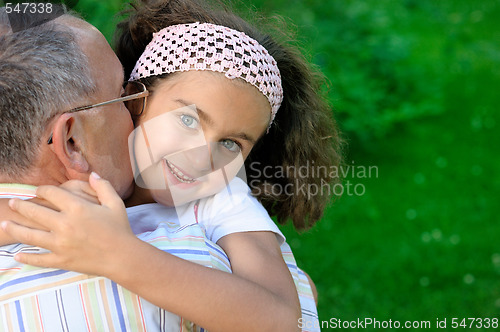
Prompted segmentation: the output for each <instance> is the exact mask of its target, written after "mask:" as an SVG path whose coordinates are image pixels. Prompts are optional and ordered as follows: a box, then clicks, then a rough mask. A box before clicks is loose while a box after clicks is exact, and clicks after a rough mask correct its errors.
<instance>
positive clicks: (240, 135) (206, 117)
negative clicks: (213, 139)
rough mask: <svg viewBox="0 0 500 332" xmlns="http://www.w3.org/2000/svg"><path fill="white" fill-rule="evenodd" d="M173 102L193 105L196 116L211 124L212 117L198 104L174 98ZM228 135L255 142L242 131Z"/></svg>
mask: <svg viewBox="0 0 500 332" xmlns="http://www.w3.org/2000/svg"><path fill="white" fill-rule="evenodd" d="M175 102H176V103H179V104H181V105H184V106H191V105H193V106H194V107H195V109H196V113H198V116H199V117H200V119H201V120H202V121H203V122H204V123H206V124H207V125H208V126H213V124H214V121H213V120H212V118H211V117H210V116H209V115H208V114H207V113H205V112H203V110H201V109H200V108H198V106H196V104H193V103H190V102H187V101H185V100H184V99H176V100H175ZM230 136H232V137H235V138H239V139H242V140H245V141H247V142H250V143H251V144H253V145H255V143H256V142H257V140H256V139H254V138H252V137H250V136H248V135H247V134H246V133H244V132H240V133H234V134H231V135H230Z"/></svg>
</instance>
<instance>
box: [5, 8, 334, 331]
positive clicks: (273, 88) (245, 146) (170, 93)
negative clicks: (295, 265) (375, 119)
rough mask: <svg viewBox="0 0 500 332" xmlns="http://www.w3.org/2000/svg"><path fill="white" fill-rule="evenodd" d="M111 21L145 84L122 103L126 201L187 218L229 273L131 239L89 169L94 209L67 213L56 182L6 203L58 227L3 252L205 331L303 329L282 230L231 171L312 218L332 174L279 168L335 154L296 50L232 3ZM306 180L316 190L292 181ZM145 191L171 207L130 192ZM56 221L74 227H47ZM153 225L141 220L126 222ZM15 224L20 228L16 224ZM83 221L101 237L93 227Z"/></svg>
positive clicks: (278, 210) (324, 113) (297, 220)
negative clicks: (108, 283) (136, 100)
mask: <svg viewBox="0 0 500 332" xmlns="http://www.w3.org/2000/svg"><path fill="white" fill-rule="evenodd" d="M121 28H122V30H123V33H122V35H121V37H120V42H119V46H118V54H119V56H120V57H121V59H122V60H123V63H124V66H125V70H126V73H127V74H128V73H131V79H132V80H139V81H141V82H142V83H143V84H145V85H146V86H147V88H148V90H149V91H150V93H151V95H150V97H149V98H148V105H147V107H146V109H145V110H144V112H143V113H142V114H139V113H141V111H142V108H140V109H139V110H137V109H135V108H134V106H133V105H129V106H130V109H131V112H132V114H133V115H135V116H136V127H137V129H136V130H135V131H134V133H133V134H132V135H131V138H130V146H131V152H132V153H131V155H132V161H133V163H134V166H135V168H136V173H135V175H136V181H137V183H138V184H139V186H138V187H136V190H135V193H134V194H133V196H132V197H131V198H130V200H129V201H128V202H127V204H128V205H129V206H133V205H140V204H143V205H142V207H143V208H147V209H149V210H148V213H153V214H155V213H156V214H157V215H158V216H163V219H165V215H170V216H171V217H172V218H175V217H176V215H177V219H178V222H179V223H181V225H182V224H183V223H185V224H189V223H191V222H195V223H199V224H201V225H202V226H203V227H204V229H205V231H206V235H207V237H208V238H209V239H211V240H213V241H214V242H216V243H217V244H218V245H220V246H221V247H222V248H223V249H224V251H225V252H226V253H227V255H228V257H229V259H230V261H231V268H232V270H233V274H232V275H231V274H227V273H223V272H220V271H215V270H211V269H206V268H203V267H201V266H198V265H196V264H191V263H188V262H185V261H183V260H180V259H176V257H174V256H172V255H169V254H166V253H164V252H161V251H159V250H155V248H153V247H151V246H149V245H148V244H145V243H143V242H141V241H140V240H138V239H137V238H136V237H135V236H134V234H133V233H132V232H131V231H130V228H127V225H128V223H127V222H126V214H125V212H124V210H123V207H122V206H120V205H119V204H115V202H116V201H117V200H119V198H118V197H117V196H116V194H114V193H113V192H112V190H111V188H110V187H109V185H107V184H106V183H105V182H103V181H100V180H98V179H97V178H96V176H94V177H91V181H90V183H91V185H92V187H93V188H94V189H95V190H96V192H97V197H98V199H99V201H100V203H101V205H102V206H100V207H99V206H98V208H96V207H95V206H93V207H92V208H91V209H90V208H87V207H88V206H89V204H90V203H81V207H80V208H79V209H77V211H78V212H79V213H75V210H72V209H69V208H68V206H74V204H69V203H68V199H69V196H68V195H67V193H65V192H63V191H57V189H56V188H48V189H47V187H41V188H39V190H38V192H37V194H38V195H39V196H40V197H42V198H45V199H47V200H48V201H49V202H51V203H53V204H54V205H56V206H57V207H58V208H59V209H60V210H61V212H60V213H55V212H54V211H51V210H48V209H46V208H43V207H35V206H32V205H33V204H32V203H29V202H20V201H14V202H12V203H13V204H12V206H13V208H14V209H15V210H18V211H19V212H20V213H21V214H23V215H25V216H26V217H28V218H29V217H30V216H32V215H33V214H32V213H33V211H37V212H36V216H37V217H38V219H40V220H41V221H40V223H41V224H43V223H44V221H43V220H46V221H45V224H44V226H47V227H48V228H49V229H52V230H53V232H52V233H55V234H56V235H58V236H61V237H62V238H63V239H65V240H64V241H53V242H49V241H47V239H48V237H46V236H45V235H41V234H42V233H37V235H36V236H31V237H29V238H30V239H31V242H32V243H30V244H34V245H41V246H42V247H46V248H47V249H49V250H51V251H52V253H50V254H46V255H41V256H36V257H33V256H30V255H29V254H19V255H18V256H16V259H18V260H19V261H22V262H25V263H29V264H33V265H43V266H52V267H58V268H65V269H70V270H75V271H79V272H83V273H90V274H98V275H103V276H105V277H108V278H110V279H112V280H114V281H116V282H117V283H119V284H121V285H122V286H124V287H126V288H128V289H130V290H131V291H133V292H135V293H137V294H139V295H141V296H143V297H144V298H146V299H148V300H149V301H150V302H152V303H154V304H156V305H158V306H161V307H163V308H165V309H167V310H169V311H171V312H174V313H177V314H179V315H181V316H183V317H186V318H188V319H190V320H192V321H194V322H196V323H197V324H199V325H201V326H204V327H206V328H207V329H209V330H218V331H223V330H224V331H234V330H237V331H245V330H248V331H256V330H270V331H279V330H283V331H292V330H297V328H298V327H302V326H304V327H307V328H312V326H306V324H302V326H301V322H302V323H304V321H301V320H300V319H299V318H300V309H299V302H298V299H297V291H296V289H295V285H294V283H293V280H292V278H291V277H290V272H289V271H288V269H287V266H286V264H285V263H284V261H283V258H282V252H281V250H280V245H281V244H282V243H283V242H284V238H283V236H282V235H281V233H280V232H279V230H278V229H277V228H276V226H275V225H274V224H273V223H272V221H271V220H270V219H269V218H268V216H267V214H266V213H265V211H263V210H262V209H260V208H259V205H258V204H255V200H253V199H252V198H251V197H249V196H248V195H247V193H246V190H247V189H246V186H245V185H244V183H243V182H242V181H240V180H238V179H237V178H236V179H234V180H232V181H231V179H232V178H234V177H235V176H236V173H238V171H239V168H240V166H241V163H242V162H243V160H245V165H246V167H247V175H248V179H249V183H250V184H252V189H253V191H254V193H255V194H256V197H257V198H258V199H259V200H260V201H261V202H262V204H263V205H264V206H265V207H266V209H267V211H268V212H269V213H270V214H271V215H276V216H277V218H278V221H279V222H285V221H287V220H288V219H292V221H293V223H294V225H295V227H296V228H297V229H304V228H306V227H308V226H311V225H312V224H314V222H316V221H317V220H318V219H319V218H320V216H321V213H322V211H323V209H324V207H325V205H326V204H327V203H328V200H329V196H328V194H327V193H323V195H321V192H319V193H318V190H317V189H319V188H322V187H321V186H322V185H324V183H330V182H331V181H332V180H338V179H330V178H328V176H327V174H322V173H321V174H315V176H314V177H302V176H301V173H300V172H296V171H295V172H293V171H285V172H284V171H283V170H290V169H294V170H299V169H300V167H301V166H304V165H307V166H310V165H311V164H312V165H313V167H318V169H319V167H321V166H326V167H328V169H329V167H330V166H331V165H338V163H339V161H340V156H339V153H338V151H339V149H338V148H339V138H338V134H337V132H336V130H335V127H334V126H333V124H332V121H331V120H330V118H331V114H330V110H329V108H328V107H327V104H326V103H325V102H324V101H323V99H322V98H321V96H320V94H319V91H320V86H318V85H317V83H316V82H317V81H316V79H315V77H314V76H313V74H312V73H311V71H310V70H309V68H308V66H307V65H306V62H304V60H302V58H301V56H300V55H299V53H298V52H297V51H296V50H294V49H292V48H290V47H285V46H284V45H282V44H279V43H277V42H276V41H275V40H273V39H272V38H270V37H269V36H267V35H263V34H261V33H259V32H257V31H256V30H255V29H254V28H253V27H251V26H250V25H248V24H247V23H246V22H245V21H243V20H242V19H240V18H238V17H237V16H235V15H233V14H231V13H229V12H226V11H216V10H208V9H206V8H204V5H201V4H197V3H194V2H187V1H181V0H179V1H163V2H160V3H157V4H156V5H155V6H151V7H148V6H143V7H141V8H139V9H138V10H137V12H136V13H135V15H133V16H132V17H131V18H130V19H129V20H128V22H127V23H125V24H122V25H121ZM132 63H134V64H136V65H134V67H133V69H132V65H131V64H132ZM134 112H136V113H135V114H134ZM207 142H208V143H207ZM212 142H215V143H212ZM230 181H231V182H230ZM229 182H230V184H229V186H227V183H229ZM242 183H243V184H242ZM290 184H291V186H290ZM226 186H227V188H226V189H224V187H226ZM312 186H316V193H317V194H316V195H311V193H310V192H308V191H307V189H306V190H304V189H299V188H304V187H305V188H311V187H312ZM276 188H281V189H283V188H288V190H286V191H285V190H280V191H279V190H276ZM290 188H296V189H295V190H293V189H292V190H290ZM221 189H224V190H223V191H222V192H221V193H219V194H216V193H217V192H219V191H221ZM46 192H49V193H51V195H52V196H50V195H49V196H47V194H46ZM214 194H215V195H214ZM155 201H156V202H158V203H161V204H164V205H166V206H174V205H175V206H176V209H173V208H168V207H162V206H159V205H144V204H146V203H154V202H155ZM29 205H31V207H30V208H29V209H31V212H30V213H26V210H25V208H26V206H29ZM151 211H152V212H151ZM172 211H173V212H172ZM44 216H45V217H47V218H45V217H44ZM48 217H50V218H48ZM50 219H52V220H57V221H54V222H49V221H47V220H50ZM124 219H125V221H124ZM149 220H155V218H150V219H149ZM95 221H98V222H95ZM92 222H93V223H92ZM64 223H66V224H68V223H70V224H71V225H73V226H74V228H70V229H66V231H64V229H61V228H59V227H58V226H57V224H64ZM156 223H159V221H157V222H156ZM117 225H118V226H117ZM10 226H11V227H8V228H7V230H8V231H9V232H10V233H11V235H13V236H16V234H20V233H21V232H20V228H17V227H21V226H16V225H14V224H11V225H10ZM122 226H123V227H122ZM155 226H157V225H155V222H154V221H152V222H150V223H147V222H146V223H143V224H140V225H138V226H134V227H139V228H140V231H147V230H152V229H154V227H155ZM77 227H80V228H77ZM91 227H95V229H97V230H95V229H94V228H91ZM16 230H17V232H16ZM75 230H76V231H75ZM138 231H139V230H138ZM23 232H24V235H23V236H24V237H23V238H22V239H20V240H25V239H26V237H25V236H26V234H29V232H30V230H26V229H23ZM95 232H98V233H99V234H100V236H99V237H98V239H102V238H107V239H108V240H107V241H101V240H99V241H98V240H93V238H92V234H96V233H95ZM52 235H53V234H52ZM18 237H19V236H18ZM277 239H278V241H277ZM35 242H36V243H35ZM103 242H105V243H103ZM110 248H112V249H113V250H110ZM123 261H126V264H121V262H123ZM303 309H304V308H303ZM303 312H304V310H303ZM302 318H303V317H302Z"/></svg>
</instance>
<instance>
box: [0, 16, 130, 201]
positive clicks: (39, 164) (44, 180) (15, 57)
mask: <svg viewBox="0 0 500 332" xmlns="http://www.w3.org/2000/svg"><path fill="white" fill-rule="evenodd" d="M0 26H5V24H1V23H0ZM3 31H5V29H3ZM122 82H123V70H122V67H121V65H120V63H119V61H118V59H117V58H116V56H115V55H114V53H113V51H112V50H111V48H110V46H109V45H108V43H107V42H106V40H105V38H104V37H103V36H102V34H101V33H100V32H99V31H97V29H95V28H94V27H93V26H91V25H90V24H88V23H86V22H84V21H82V20H80V19H77V18H75V17H71V16H69V15H63V16H61V17H59V18H57V19H56V20H53V21H50V22H48V23H45V24H43V25H39V26H37V27H36V28H33V29H32V28H27V29H24V30H21V31H19V32H17V33H4V34H3V35H2V36H0V170H1V171H0V182H23V183H30V184H35V185H40V184H58V183H61V182H64V181H66V180H68V179H80V180H86V179H87V178H88V174H89V173H90V172H91V171H95V172H97V173H99V174H100V175H101V176H102V177H104V178H106V179H108V180H109V181H110V182H111V183H112V184H113V186H114V187H115V189H116V190H117V191H118V193H119V194H120V195H121V196H122V197H125V196H127V195H128V194H130V191H131V184H132V172H131V169H130V162H129V158H128V147H127V137H128V134H129V133H130V132H131V130H132V129H133V126H132V121H131V118H130V115H129V113H128V111H127V109H126V108H125V106H124V105H123V103H114V104H111V105H107V106H102V107H97V108H91V109H89V110H85V111H81V112H75V113H65V112H67V111H68V110H70V109H73V108H76V107H80V106H85V105H92V104H96V103H100V102H103V101H107V100H111V99H115V98H118V97H120V95H121V93H122V88H121V86H122ZM49 137H52V140H51V144H48V143H47V141H48V139H49Z"/></svg>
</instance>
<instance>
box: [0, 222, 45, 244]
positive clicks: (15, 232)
mask: <svg viewBox="0 0 500 332" xmlns="http://www.w3.org/2000/svg"><path fill="white" fill-rule="evenodd" d="M1 225H2V229H3V230H4V231H5V233H7V234H9V235H10V236H11V237H13V238H14V239H15V240H16V241H17V242H19V243H24V244H29V245H32V246H37V247H42V248H46V249H48V250H50V246H51V244H53V242H54V241H52V234H51V233H50V232H46V231H41V230H38V229H33V228H29V227H25V226H22V225H19V224H17V223H15V222H13V221H2V223H1Z"/></svg>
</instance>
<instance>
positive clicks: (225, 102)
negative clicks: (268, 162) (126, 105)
mask: <svg viewBox="0 0 500 332" xmlns="http://www.w3.org/2000/svg"><path fill="white" fill-rule="evenodd" d="M270 116H271V106H270V105H269V102H268V100H267V98H266V97H265V96H264V95H263V94H262V93H261V92H260V91H259V90H257V88H255V87H254V86H252V85H250V84H249V83H247V82H244V81H242V80H239V79H234V80H230V79H228V78H226V77H225V76H224V75H223V74H221V73H216V72H211V71H188V72H181V73H176V74H173V75H171V76H170V77H169V78H168V79H165V80H161V81H160V83H159V84H158V85H157V86H156V87H155V88H154V92H153V94H152V96H150V97H149V98H148V101H147V107H146V109H145V110H144V113H143V115H142V116H141V117H140V119H139V120H138V122H137V123H136V127H137V128H136V129H135V130H134V132H133V133H132V134H131V135H130V137H129V147H130V155H131V158H132V164H133V165H135V170H134V175H135V179H136V182H137V184H138V185H139V186H140V187H143V188H147V189H150V192H151V195H152V198H153V199H154V200H155V201H156V202H158V203H161V204H164V205H168V206H174V205H181V204H184V203H187V202H190V201H193V200H196V199H199V198H202V197H207V196H210V195H213V194H215V193H217V192H219V191H221V190H222V189H223V188H224V187H225V186H226V185H227V184H228V183H229V181H231V179H233V178H234V177H235V176H236V174H237V173H238V172H239V171H240V170H241V169H242V167H243V162H244V160H245V158H246V157H247V156H248V154H249V153H250V151H251V150H252V148H253V146H254V145H255V143H256V142H257V140H258V139H259V138H260V137H261V136H262V135H263V134H264V132H265V131H266V129H267V126H268V124H269V121H270Z"/></svg>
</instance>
